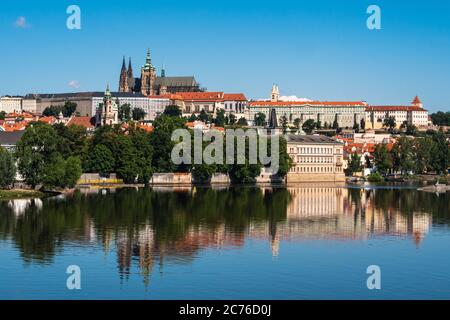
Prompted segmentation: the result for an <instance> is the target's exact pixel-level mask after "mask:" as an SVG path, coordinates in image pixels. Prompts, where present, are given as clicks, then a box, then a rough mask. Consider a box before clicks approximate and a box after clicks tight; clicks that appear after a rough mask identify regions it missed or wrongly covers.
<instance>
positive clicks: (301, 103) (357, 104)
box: [250, 101, 367, 107]
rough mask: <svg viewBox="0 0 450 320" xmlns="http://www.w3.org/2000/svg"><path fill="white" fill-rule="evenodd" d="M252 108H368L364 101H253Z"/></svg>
mask: <svg viewBox="0 0 450 320" xmlns="http://www.w3.org/2000/svg"><path fill="white" fill-rule="evenodd" d="M250 106H251V107H256V106H274V107H287V106H325V107H338V106H342V107H346V106H352V107H363V106H367V103H366V102H364V101H251V102H250Z"/></svg>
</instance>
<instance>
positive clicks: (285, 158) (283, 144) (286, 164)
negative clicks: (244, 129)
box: [269, 137, 293, 177]
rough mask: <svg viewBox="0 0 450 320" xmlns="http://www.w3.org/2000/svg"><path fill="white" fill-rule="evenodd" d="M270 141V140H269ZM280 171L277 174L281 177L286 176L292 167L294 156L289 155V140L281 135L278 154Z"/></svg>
mask: <svg viewBox="0 0 450 320" xmlns="http://www.w3.org/2000/svg"><path fill="white" fill-rule="evenodd" d="M269 141H270V140H269ZM278 159H279V160H278V161H279V165H278V172H277V174H278V175H279V176H280V177H285V176H286V175H287V173H288V172H289V170H290V169H291V167H292V165H293V161H292V158H291V157H290V156H289V154H288V152H287V141H286V139H285V138H283V137H280V140H279V155H278Z"/></svg>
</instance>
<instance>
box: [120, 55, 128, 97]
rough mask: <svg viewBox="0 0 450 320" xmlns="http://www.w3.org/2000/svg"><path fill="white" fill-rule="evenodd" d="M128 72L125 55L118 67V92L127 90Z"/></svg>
mask: <svg viewBox="0 0 450 320" xmlns="http://www.w3.org/2000/svg"><path fill="white" fill-rule="evenodd" d="M128 91H129V86H128V74H127V68H126V67H125V56H124V57H123V60H122V68H121V69H120V80H119V92H128Z"/></svg>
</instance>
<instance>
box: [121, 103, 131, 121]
mask: <svg viewBox="0 0 450 320" xmlns="http://www.w3.org/2000/svg"><path fill="white" fill-rule="evenodd" d="M118 116H119V120H120V121H122V122H128V121H130V120H131V116H132V114H131V105H130V104H129V103H125V104H122V105H120V106H119V108H118Z"/></svg>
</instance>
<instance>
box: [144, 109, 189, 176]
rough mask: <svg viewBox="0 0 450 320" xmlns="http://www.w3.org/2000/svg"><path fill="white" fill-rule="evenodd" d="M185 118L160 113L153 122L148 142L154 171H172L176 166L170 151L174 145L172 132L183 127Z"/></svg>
mask: <svg viewBox="0 0 450 320" xmlns="http://www.w3.org/2000/svg"><path fill="white" fill-rule="evenodd" d="M185 121H186V120H185V119H183V118H175V117H169V116H166V115H160V116H158V117H157V118H156V119H155V122H154V123H153V127H154V130H153V132H152V134H151V138H150V143H151V145H152V146H153V159H152V167H153V170H154V172H174V171H175V170H176V169H177V166H176V165H175V164H173V163H172V160H171V152H172V148H173V146H174V145H175V143H174V142H172V140H171V137H172V132H173V131H174V130H175V129H181V128H184V124H185Z"/></svg>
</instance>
